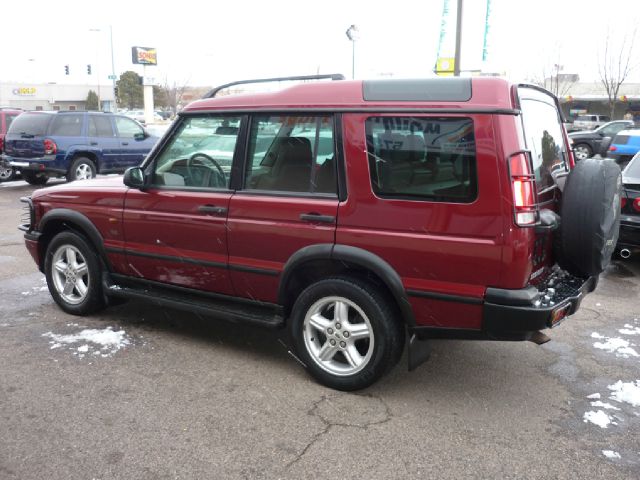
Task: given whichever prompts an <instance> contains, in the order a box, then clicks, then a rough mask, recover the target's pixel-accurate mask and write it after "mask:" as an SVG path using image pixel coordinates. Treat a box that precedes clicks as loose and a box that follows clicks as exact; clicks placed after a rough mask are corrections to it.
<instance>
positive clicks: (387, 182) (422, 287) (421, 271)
mask: <svg viewBox="0 0 640 480" xmlns="http://www.w3.org/2000/svg"><path fill="white" fill-rule="evenodd" d="M344 131H345V132H349V135H345V153H346V155H347V158H349V175H348V180H347V181H348V190H349V198H348V201H347V202H346V203H345V204H343V205H341V206H340V210H339V214H338V218H339V221H338V229H337V233H336V243H337V244H338V245H348V246H354V247H358V248H361V249H363V250H366V251H368V252H371V253H373V254H375V255H377V256H378V257H380V258H381V259H382V260H384V261H385V262H387V263H388V264H389V265H390V266H391V268H393V269H394V270H395V271H396V272H397V273H398V274H399V275H400V278H401V280H402V283H403V285H404V287H405V289H406V290H407V293H408V295H409V301H410V302H411V305H412V307H413V311H414V313H415V316H416V321H417V323H418V324H421V325H427V326H433V327H443V328H468V329H479V328H480V327H481V322H482V306H481V303H482V299H483V297H484V292H485V289H486V286H487V285H493V284H497V283H498V281H499V276H500V260H501V256H502V232H503V227H504V226H503V215H502V214H500V212H501V210H502V207H501V194H500V181H499V175H498V172H499V169H498V165H497V163H498V158H497V155H496V146H495V140H494V127H493V122H492V117H491V116H490V115H472V114H469V115H459V114H458V115H456V114H447V115H441V116H428V115H420V114H416V115H406V114H382V113H379V114H378V113H375V114H374V113H372V114H349V115H345V116H344Z"/></svg>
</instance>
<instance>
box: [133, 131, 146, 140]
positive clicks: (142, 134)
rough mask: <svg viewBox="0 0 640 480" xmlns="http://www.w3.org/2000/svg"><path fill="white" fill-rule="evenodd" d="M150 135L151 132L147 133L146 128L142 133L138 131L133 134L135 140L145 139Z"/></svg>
mask: <svg viewBox="0 0 640 480" xmlns="http://www.w3.org/2000/svg"><path fill="white" fill-rule="evenodd" d="M148 136H149V134H148V133H147V131H146V130H144V131H143V132H142V133H136V134H134V135H133V138H134V140H144V139H145V138H147V137H148Z"/></svg>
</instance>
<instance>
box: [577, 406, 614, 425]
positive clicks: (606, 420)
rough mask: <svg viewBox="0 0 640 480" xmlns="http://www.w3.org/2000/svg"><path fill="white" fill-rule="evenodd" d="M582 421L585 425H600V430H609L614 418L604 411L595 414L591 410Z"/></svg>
mask: <svg viewBox="0 0 640 480" xmlns="http://www.w3.org/2000/svg"><path fill="white" fill-rule="evenodd" d="M582 419H583V421H584V422H585V423H586V422H591V423H593V424H595V425H598V426H599V427H600V428H607V427H608V426H609V424H610V423H611V420H612V418H611V417H610V416H609V415H607V414H606V413H605V412H604V411H603V410H597V411H595V412H594V411H593V410H591V411H589V412H586V413H585V414H584V416H583V417H582Z"/></svg>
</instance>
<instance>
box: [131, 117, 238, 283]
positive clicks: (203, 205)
mask: <svg viewBox="0 0 640 480" xmlns="http://www.w3.org/2000/svg"><path fill="white" fill-rule="evenodd" d="M240 121H241V118H240V117H228V116H221V115H199V116H190V117H185V118H183V119H182V121H181V124H180V125H179V127H178V128H177V129H176V131H175V133H174V135H173V136H172V138H171V139H169V141H168V142H167V144H166V145H165V146H164V148H163V149H162V151H161V152H159V154H158V156H157V157H156V158H155V159H154V160H153V162H151V164H149V165H148V166H147V167H146V168H145V173H146V175H148V176H149V177H150V183H151V185H150V187H149V188H147V189H145V190H144V191H140V190H134V189H131V190H129V191H128V192H127V196H126V200H125V213H124V233H125V242H126V247H125V249H126V256H127V263H128V266H129V274H130V275H132V276H135V277H139V278H144V279H147V280H154V281H157V282H162V283H167V284H172V285H177V286H181V287H188V288H194V289H199V290H204V291H209V292H215V293H221V294H228V295H231V294H233V288H232V286H231V281H230V279H229V273H228V270H227V264H228V247H227V246H228V238H227V228H226V223H227V212H228V208H229V200H230V198H231V196H232V194H233V192H232V191H231V190H230V187H229V186H230V171H231V163H232V159H233V157H234V152H235V150H236V143H238V142H237V139H238V127H239V125H240ZM223 125H224V126H226V127H227V129H226V130H225V132H227V133H226V134H225V135H220V134H218V133H216V132H217V131H219V129H220V127H221V126H223Z"/></svg>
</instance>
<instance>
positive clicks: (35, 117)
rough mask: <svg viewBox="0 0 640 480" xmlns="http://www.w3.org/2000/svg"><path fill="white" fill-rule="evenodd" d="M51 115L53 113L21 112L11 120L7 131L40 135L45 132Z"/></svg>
mask: <svg viewBox="0 0 640 480" xmlns="http://www.w3.org/2000/svg"><path fill="white" fill-rule="evenodd" d="M52 117H53V115H49V114H46V113H23V114H21V115H18V116H17V117H16V118H15V119H14V120H13V122H12V123H11V128H10V129H9V131H8V132H7V133H12V134H13V133H15V134H18V135H20V134H23V135H33V136H42V135H44V134H45V133H46V131H47V127H48V126H49V123H50V122H51V120H52Z"/></svg>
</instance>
